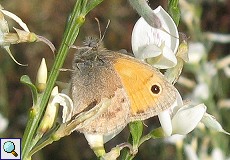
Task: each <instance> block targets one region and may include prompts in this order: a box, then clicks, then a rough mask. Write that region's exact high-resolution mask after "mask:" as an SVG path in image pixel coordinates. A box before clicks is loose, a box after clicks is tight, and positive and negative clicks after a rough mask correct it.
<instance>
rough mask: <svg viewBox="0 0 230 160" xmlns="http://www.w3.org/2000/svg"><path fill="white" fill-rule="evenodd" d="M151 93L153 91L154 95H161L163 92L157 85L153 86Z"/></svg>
mask: <svg viewBox="0 0 230 160" xmlns="http://www.w3.org/2000/svg"><path fill="white" fill-rule="evenodd" d="M151 91H152V93H153V94H158V93H160V91H161V89H160V86H159V85H156V84H154V85H152V87H151Z"/></svg>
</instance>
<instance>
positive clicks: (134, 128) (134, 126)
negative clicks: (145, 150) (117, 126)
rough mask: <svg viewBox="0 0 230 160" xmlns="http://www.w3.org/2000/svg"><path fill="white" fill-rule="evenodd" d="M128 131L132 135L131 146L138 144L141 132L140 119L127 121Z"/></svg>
mask: <svg viewBox="0 0 230 160" xmlns="http://www.w3.org/2000/svg"><path fill="white" fill-rule="evenodd" d="M129 129H130V133H131V135H132V140H133V147H134V148H135V147H137V146H139V142H140V138H141V136H142V132H143V124H142V121H135V122H131V123H129Z"/></svg>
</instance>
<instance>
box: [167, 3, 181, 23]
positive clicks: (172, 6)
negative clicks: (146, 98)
mask: <svg viewBox="0 0 230 160" xmlns="http://www.w3.org/2000/svg"><path fill="white" fill-rule="evenodd" d="M178 4H179V0H169V5H168V12H169V14H170V16H171V17H172V19H173V20H174V22H175V23H176V25H177V26H178V24H179V22H180V9H179V5H178Z"/></svg>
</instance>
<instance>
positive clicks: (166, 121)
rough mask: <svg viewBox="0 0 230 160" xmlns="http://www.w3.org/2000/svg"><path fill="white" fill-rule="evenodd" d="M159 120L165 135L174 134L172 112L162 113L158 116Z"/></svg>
mask: <svg viewBox="0 0 230 160" xmlns="http://www.w3.org/2000/svg"><path fill="white" fill-rule="evenodd" d="M158 118H159V121H160V123H161V127H162V129H163V130H164V133H165V135H166V136H170V135H171V134H172V122H171V117H170V111H169V110H165V111H163V112H161V113H160V114H158Z"/></svg>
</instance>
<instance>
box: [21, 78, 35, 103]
mask: <svg viewBox="0 0 230 160" xmlns="http://www.w3.org/2000/svg"><path fill="white" fill-rule="evenodd" d="M20 82H21V83H23V84H25V85H27V86H28V87H29V88H30V90H31V93H32V96H33V104H36V103H37V99H38V91H37V88H36V86H35V85H34V84H33V83H32V82H31V80H30V77H29V76H27V75H23V76H22V77H21V78H20Z"/></svg>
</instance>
